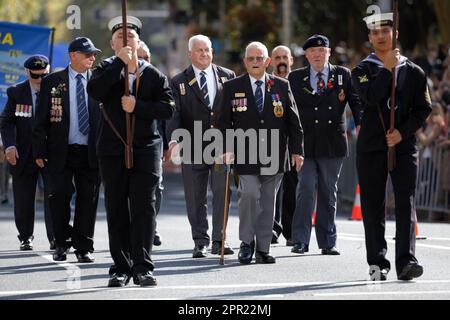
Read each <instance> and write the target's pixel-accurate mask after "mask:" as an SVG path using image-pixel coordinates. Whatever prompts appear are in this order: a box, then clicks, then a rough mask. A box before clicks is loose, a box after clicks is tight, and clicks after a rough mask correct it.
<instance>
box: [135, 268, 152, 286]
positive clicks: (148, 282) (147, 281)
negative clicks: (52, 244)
mask: <svg viewBox="0 0 450 320" xmlns="http://www.w3.org/2000/svg"><path fill="white" fill-rule="evenodd" d="M133 282H134V284H135V285H138V286H141V287H150V286H156V278H155V277H154V276H153V273H152V272H151V271H150V270H149V271H146V272H142V273H137V274H136V275H135V276H133Z"/></svg>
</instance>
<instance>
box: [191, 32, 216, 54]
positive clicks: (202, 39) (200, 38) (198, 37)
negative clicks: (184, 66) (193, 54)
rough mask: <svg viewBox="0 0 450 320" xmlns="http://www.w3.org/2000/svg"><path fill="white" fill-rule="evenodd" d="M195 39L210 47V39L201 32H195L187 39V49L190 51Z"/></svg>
mask: <svg viewBox="0 0 450 320" xmlns="http://www.w3.org/2000/svg"><path fill="white" fill-rule="evenodd" d="M196 41H198V42H203V43H205V44H206V45H207V46H208V48H212V42H211V39H209V38H208V37H207V36H204V35H202V34H197V35H195V36H193V37H191V38H190V39H189V51H192V48H193V47H194V42H196Z"/></svg>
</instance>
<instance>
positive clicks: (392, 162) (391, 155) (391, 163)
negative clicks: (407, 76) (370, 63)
mask: <svg viewBox="0 0 450 320" xmlns="http://www.w3.org/2000/svg"><path fill="white" fill-rule="evenodd" d="M392 5H393V12H394V26H393V37H392V50H395V49H397V30H398V29H397V25H398V0H393V2H392ZM396 70H397V66H395V67H394V68H393V69H392V92H391V114H390V128H389V133H393V132H394V130H395V108H396V106H397V101H396V100H397V90H396V89H397V88H396V84H397V72H396ZM395 166H396V158H395V147H390V148H389V149H388V170H389V172H392V171H394V169H395Z"/></svg>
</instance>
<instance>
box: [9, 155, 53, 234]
mask: <svg viewBox="0 0 450 320" xmlns="http://www.w3.org/2000/svg"><path fill="white" fill-rule="evenodd" d="M40 172H41V173H42V177H43V179H44V219H45V228H46V231H47V239H48V241H49V242H50V241H52V240H53V224H52V217H51V214H50V208H49V204H48V182H47V175H46V174H45V173H44V172H43V170H39V169H38V167H37V166H36V164H35V163H34V161H33V160H32V159H31V158H30V160H29V161H28V163H27V164H26V165H25V168H24V170H23V172H22V173H21V174H20V175H13V176H12V187H13V197H14V220H15V223H16V227H17V230H18V231H19V236H18V238H19V240H20V241H23V240H26V239H28V238H30V237H31V236H33V233H34V216H35V212H36V211H35V208H36V206H35V200H36V199H35V196H36V185H37V181H38V176H39V173H40Z"/></svg>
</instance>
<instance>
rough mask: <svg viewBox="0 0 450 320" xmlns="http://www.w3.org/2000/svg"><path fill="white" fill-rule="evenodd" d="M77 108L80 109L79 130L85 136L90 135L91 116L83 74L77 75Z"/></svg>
mask: <svg viewBox="0 0 450 320" xmlns="http://www.w3.org/2000/svg"><path fill="white" fill-rule="evenodd" d="M76 78H77V107H78V130H79V131H80V132H81V133H82V134H83V135H87V134H88V133H89V114H88V111H87V106H86V95H85V92H84V86H83V82H82V81H81V79H82V78H83V76H82V75H81V74H78V75H77V77H76Z"/></svg>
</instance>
